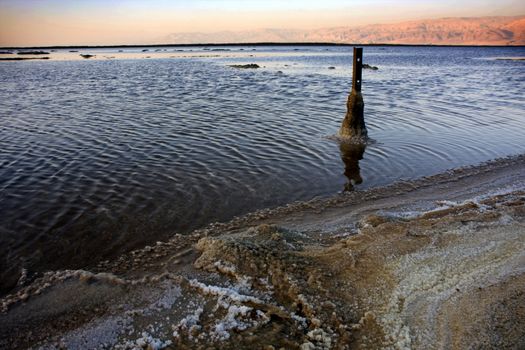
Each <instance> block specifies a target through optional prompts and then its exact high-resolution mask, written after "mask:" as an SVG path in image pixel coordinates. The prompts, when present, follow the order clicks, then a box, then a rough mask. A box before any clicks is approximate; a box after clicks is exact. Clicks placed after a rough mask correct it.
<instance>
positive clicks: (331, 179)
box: [0, 46, 525, 290]
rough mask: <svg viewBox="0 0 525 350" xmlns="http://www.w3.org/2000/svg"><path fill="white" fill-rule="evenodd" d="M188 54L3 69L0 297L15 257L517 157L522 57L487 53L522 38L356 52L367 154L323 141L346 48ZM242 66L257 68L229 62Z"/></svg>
mask: <svg viewBox="0 0 525 350" xmlns="http://www.w3.org/2000/svg"><path fill="white" fill-rule="evenodd" d="M241 49H242V50H241ZM113 50H114V51H115V52H116V51H117V50H116V49H113ZM129 50H131V49H129ZM138 50H139V49H138ZM169 50H172V51H175V49H172V48H170V49H169ZM191 50H192V51H191V52H192V54H195V53H196V52H197V53H200V55H199V56H195V57H193V58H191V57H186V56H181V55H182V54H181V53H180V52H181V51H177V52H178V53H179V56H174V57H164V56H163V57H157V58H156V57H155V53H149V55H150V57H151V58H150V59H140V58H129V59H126V58H123V59H115V60H56V61H55V60H48V61H27V62H2V63H1V64H0V285H1V286H2V288H1V289H2V290H6V289H8V288H9V287H10V286H12V285H13V283H16V280H17V279H18V276H19V275H20V272H21V271H22V268H25V269H27V270H28V271H29V272H30V273H31V272H34V271H44V270H46V269H60V268H81V267H88V266H90V265H93V264H95V263H96V262H97V261H100V260H101V259H106V258H112V257H115V256H117V255H118V254H120V253H122V252H125V251H128V250H130V249H134V248H138V247H141V246H144V245H146V244H154V243H155V242H156V241H158V240H163V239H167V238H168V237H170V236H171V235H173V234H174V233H184V232H188V231H190V230H193V229H195V228H199V227H202V226H203V225H205V224H207V223H210V222H213V221H224V220H228V219H230V218H232V217H233V216H236V215H241V214H244V213H247V212H249V211H253V210H256V209H260V208H264V207H274V206H278V205H282V204H285V203H289V202H292V201H297V200H309V199H312V198H314V197H318V196H329V195H334V194H336V193H339V192H341V191H343V190H345V189H346V190H355V189H357V190H359V189H364V188H369V187H374V186H381V185H386V184H389V183H392V182H394V181H397V180H401V179H403V180H409V179H414V178H418V177H421V176H426V175H432V174H436V173H439V172H442V171H445V170H447V169H451V168H454V167H459V166H466V165H474V164H478V163H481V162H484V161H487V160H490V159H494V158H497V157H504V156H509V155H514V154H519V153H523V152H525V131H524V130H525V99H524V97H523V96H525V62H524V61H509V60H496V59H494V58H496V57H518V56H525V49H524V48H447V47H366V48H365V50H364V62H365V63H368V64H371V65H374V66H378V67H379V70H377V71H370V70H365V71H364V77H363V95H364V98H365V104H366V106H365V117H366V122H367V126H368V130H369V136H371V137H372V138H373V139H374V141H375V142H374V143H372V144H371V145H369V146H368V147H367V148H366V150H364V153H363V152H360V151H359V150H357V151H356V150H352V149H350V150H349V149H347V148H345V147H340V145H339V144H338V143H337V142H335V141H334V140H332V139H331V138H330V136H332V135H334V134H335V133H336V132H337V130H338V128H339V126H340V123H341V121H342V118H343V117H344V114H345V108H346V107H345V102H346V98H347V95H348V92H349V89H350V87H351V86H350V84H351V62H352V48H351V47H335V46H334V47H257V48H249V47H246V48H239V47H232V48H231V49H230V51H225V52H213V55H211V54H210V50H204V49H203V48H193V49H191ZM139 51H140V50H139ZM104 52H105V53H111V50H109V49H107V50H106V51H104ZM183 52H186V53H188V52H190V49H189V48H184V49H183ZM246 63H257V64H259V65H260V66H261V67H262V68H261V69H257V70H241V69H235V68H232V67H229V66H228V65H230V64H246ZM329 67H335V69H329ZM356 154H357V155H356ZM356 157H357V158H361V157H362V158H363V159H362V160H360V161H359V162H357V161H356ZM345 175H346V176H345Z"/></svg>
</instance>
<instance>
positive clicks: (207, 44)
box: [0, 42, 525, 50]
mask: <svg viewBox="0 0 525 350" xmlns="http://www.w3.org/2000/svg"><path fill="white" fill-rule="evenodd" d="M199 46H210V47H224V46H239V47H240V46H380V47H381V46H394V47H399V46H401V47H405V46H406V47H525V45H451V44H449V45H444V44H380V43H378V44H359V43H349V44H346V43H327V42H312V43H301V42H290V43H281V42H255V43H200V44H146V45H139V44H133V45H54V46H3V47H0V50H28V49H80V48H86V49H112V48H135V47H199Z"/></svg>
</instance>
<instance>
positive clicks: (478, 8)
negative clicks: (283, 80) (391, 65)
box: [0, 0, 525, 47]
mask: <svg viewBox="0 0 525 350" xmlns="http://www.w3.org/2000/svg"><path fill="white" fill-rule="evenodd" d="M521 14H525V2H524V1H523V0H519V1H515V0H467V1H458V0H439V1H434V0H432V1H415V0H366V1H365V0H363V1H362V0H346V1H343V0H323V1H310V0H287V1H282V0H264V1H263V0H253V1H250V0H188V1H183V0H173V1H168V0H149V1H138V0H111V1H109V0H91V1H88V0H74V1H70V0H0V46H4V47H5V46H32V45H33V46H37V45H42V46H44V45H110V44H144V43H151V42H155V41H159V40H161V38H162V37H164V36H166V35H168V34H170V33H180V32H211V31H222V30H233V31H236V30H248V29H260V28H283V29H287V28H290V29H292V28H293V29H315V28H321V27H336V26H355V25H362V24H371V23H388V22H397V21H404V20H412V19H423V18H438V17H456V16H493V15H521Z"/></svg>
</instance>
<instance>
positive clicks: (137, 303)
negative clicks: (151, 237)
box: [0, 156, 525, 350]
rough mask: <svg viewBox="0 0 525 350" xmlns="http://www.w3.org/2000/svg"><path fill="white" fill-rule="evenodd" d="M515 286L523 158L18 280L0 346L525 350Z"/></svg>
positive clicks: (2, 322) (523, 309) (519, 273)
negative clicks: (86, 267) (88, 266)
mask: <svg viewBox="0 0 525 350" xmlns="http://www.w3.org/2000/svg"><path fill="white" fill-rule="evenodd" d="M22 277H23V276H22ZM524 292H525V156H516V157H512V158H507V159H502V160H497V161H494V162H491V163H487V164H483V165H480V166H478V167H471V168H463V169H458V170H454V171H450V172H447V173H444V174H440V175H436V176H432V177H428V178H423V179H420V180H416V181H412V182H400V183H396V184H394V185H391V186H388V187H384V188H376V189H371V190H367V191H361V192H360V191H353V192H349V193H346V194H341V195H339V196H336V197H333V198H329V199H317V200H313V201H311V202H307V203H295V204H291V205H289V206H287V207H284V208H277V209H272V210H270V209H268V210H264V211H260V212H256V213H253V214H250V215H247V216H244V217H241V218H236V219H234V220H232V221H231V222H228V223H218V224H212V225H210V226H208V227H207V228H205V229H202V230H198V231H195V232H194V233H193V234H191V235H188V236H182V235H176V236H174V237H173V238H172V239H171V240H169V241H167V242H158V243H157V244H156V245H155V246H151V247H145V248H144V249H142V250H139V251H134V252H131V253H130V254H127V255H125V256H122V257H120V258H119V259H117V260H115V261H105V262H102V263H100V264H99V266H97V268H95V269H93V270H92V271H84V270H75V271H54V272H49V273H47V274H45V275H44V276H42V277H41V278H39V279H37V280H35V281H25V280H24V279H23V278H21V281H19V287H18V289H17V290H16V291H15V292H13V293H12V294H11V295H8V296H6V297H5V298H3V299H2V300H1V305H0V307H1V310H0V348H2V349H3V348H5V349H21V348H41V349H61V348H67V349H95V348H108V349H109V348H112V349H136V348H138V349H162V348H166V349H185V348H188V349H209V348H221V349H229V348H230V349H240V348H246V349H280V348H284V349H304V350H306V349H381V348H384V349H465V348H475V349H520V348H521V349H522V348H524V347H525V331H524V330H525V302H524V301H525V298H524V297H523V296H524V295H523V293H524Z"/></svg>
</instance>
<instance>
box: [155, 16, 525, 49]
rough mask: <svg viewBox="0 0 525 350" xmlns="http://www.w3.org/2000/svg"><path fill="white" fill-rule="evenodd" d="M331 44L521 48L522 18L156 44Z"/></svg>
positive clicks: (524, 38)
mask: <svg viewBox="0 0 525 350" xmlns="http://www.w3.org/2000/svg"><path fill="white" fill-rule="evenodd" d="M160 42H162V43H173V44H194V43H237V42H239V43H242V42H252V43H253V42H333V43H359V44H372V43H381V44H436V45H440V44H441V45H525V16H523V15H522V16H513V17H468V18H465V17H461V18H441V19H428V20H416V21H408V22H401V23H394V24H371V25H364V26H356V27H350V26H349V27H334V28H324V29H317V30H289V29H261V30H252V31H240V32H233V31H221V32H214V33H173V34H170V35H168V36H166V37H164V38H162V39H160V40H159V43H160Z"/></svg>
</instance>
